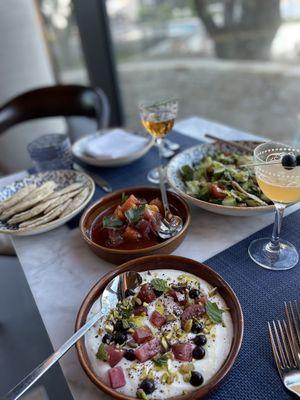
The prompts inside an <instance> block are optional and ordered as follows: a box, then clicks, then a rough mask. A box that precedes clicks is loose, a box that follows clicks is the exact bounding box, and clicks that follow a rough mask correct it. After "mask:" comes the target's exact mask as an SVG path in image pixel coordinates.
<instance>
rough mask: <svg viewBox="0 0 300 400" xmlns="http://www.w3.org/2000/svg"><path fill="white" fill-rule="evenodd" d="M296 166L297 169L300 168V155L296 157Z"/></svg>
mask: <svg viewBox="0 0 300 400" xmlns="http://www.w3.org/2000/svg"><path fill="white" fill-rule="evenodd" d="M296 164H297V167H299V166H300V154H298V155H297V156H296Z"/></svg>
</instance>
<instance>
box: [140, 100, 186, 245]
mask: <svg viewBox="0 0 300 400" xmlns="http://www.w3.org/2000/svg"><path fill="white" fill-rule="evenodd" d="M139 108H140V116H141V120H142V124H143V125H144V127H145V129H146V130H147V132H148V133H150V135H152V136H153V137H154V139H155V144H156V146H157V148H158V153H159V161H160V162H159V167H158V171H159V184H160V190H161V196H162V202H163V205H164V211H165V215H164V219H163V221H162V223H161V227H160V231H159V236H160V237H162V238H164V239H167V238H169V237H172V236H174V235H175V234H176V233H178V232H179V231H180V230H181V229H182V225H183V224H182V220H181V218H180V217H179V216H175V215H172V213H171V211H170V208H169V203H168V197H167V191H166V187H165V176H164V170H163V157H162V153H163V137H164V136H166V135H167V134H168V132H170V130H171V129H172V128H173V125H174V121H175V118H176V116H177V111H178V101H177V100H173V99H171V100H165V101H158V102H156V103H152V104H151V103H150V104H149V103H148V104H147V103H144V104H141V105H140V107H139ZM150 172H151V171H150Z"/></svg>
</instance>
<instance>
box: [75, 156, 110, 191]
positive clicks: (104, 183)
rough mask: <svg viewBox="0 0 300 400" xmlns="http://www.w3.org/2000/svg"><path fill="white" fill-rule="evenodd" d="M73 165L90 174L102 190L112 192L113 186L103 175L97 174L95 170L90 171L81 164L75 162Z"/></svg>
mask: <svg viewBox="0 0 300 400" xmlns="http://www.w3.org/2000/svg"><path fill="white" fill-rule="evenodd" d="M73 167H74V169H75V170H77V171H81V172H84V173H85V174H87V175H89V177H90V178H92V179H93V181H94V182H95V183H96V185H97V186H99V187H100V188H101V189H102V190H104V191H105V192H107V193H110V192H112V187H111V186H110V184H109V183H108V182H107V181H106V180H105V179H103V178H101V176H99V175H97V174H95V173H94V172H91V171H88V170H87V169H85V168H83V167H82V166H81V165H79V164H77V163H74V164H73Z"/></svg>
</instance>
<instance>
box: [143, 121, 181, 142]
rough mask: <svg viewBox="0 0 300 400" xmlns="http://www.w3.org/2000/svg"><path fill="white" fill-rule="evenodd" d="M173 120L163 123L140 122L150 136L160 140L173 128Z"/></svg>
mask: <svg viewBox="0 0 300 400" xmlns="http://www.w3.org/2000/svg"><path fill="white" fill-rule="evenodd" d="M174 121H175V119H174V118H172V119H168V120H165V121H148V120H142V123H143V125H144V127H145V129H146V130H147V132H149V133H150V134H151V135H152V136H154V137H155V138H162V137H164V136H166V134H167V133H168V132H170V130H171V129H172V128H173V125H174Z"/></svg>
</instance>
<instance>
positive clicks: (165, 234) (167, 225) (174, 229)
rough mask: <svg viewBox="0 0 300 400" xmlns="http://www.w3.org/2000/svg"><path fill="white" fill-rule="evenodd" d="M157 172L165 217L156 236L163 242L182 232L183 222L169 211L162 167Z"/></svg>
mask: <svg viewBox="0 0 300 400" xmlns="http://www.w3.org/2000/svg"><path fill="white" fill-rule="evenodd" d="M158 170H159V185H160V191H161V198H162V202H163V206H164V212H165V216H164V218H163V219H162V221H161V223H160V227H159V231H158V235H159V237H161V238H162V239H164V240H165V239H170V238H171V237H173V236H175V235H177V233H179V232H180V231H181V230H182V227H183V222H182V219H181V218H180V217H179V216H178V215H173V214H172V213H171V211H170V207H169V201H168V195H167V190H166V185H165V176H164V171H163V167H162V166H161V165H160V166H159V167H158Z"/></svg>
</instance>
